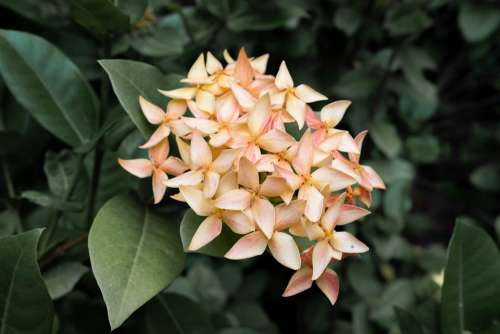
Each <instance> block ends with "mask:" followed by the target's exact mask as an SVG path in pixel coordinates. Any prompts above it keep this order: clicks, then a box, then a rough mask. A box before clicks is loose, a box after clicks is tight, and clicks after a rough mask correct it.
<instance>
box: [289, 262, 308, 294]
mask: <svg viewBox="0 0 500 334" xmlns="http://www.w3.org/2000/svg"><path fill="white" fill-rule="evenodd" d="M311 276H312V269H311V268H310V267H304V268H302V269H300V270H298V271H297V272H295V274H293V275H292V278H290V281H289V282H288V285H287V286H286V289H285V291H284V292H283V294H282V296H283V297H290V296H294V295H296V294H298V293H301V292H303V291H305V290H307V289H309V288H310V287H311V285H312V282H313V281H312V279H311Z"/></svg>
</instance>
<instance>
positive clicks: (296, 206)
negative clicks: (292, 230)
mask: <svg viewBox="0 0 500 334" xmlns="http://www.w3.org/2000/svg"><path fill="white" fill-rule="evenodd" d="M305 207H306V202H305V201H303V200H295V201H292V202H291V203H290V204H288V205H286V204H284V203H282V204H280V205H278V206H276V209H275V212H276V222H275V226H274V229H275V230H276V231H282V230H284V229H287V228H288V227H290V226H292V225H294V224H298V223H300V219H301V217H302V215H303V213H304V209H305Z"/></svg>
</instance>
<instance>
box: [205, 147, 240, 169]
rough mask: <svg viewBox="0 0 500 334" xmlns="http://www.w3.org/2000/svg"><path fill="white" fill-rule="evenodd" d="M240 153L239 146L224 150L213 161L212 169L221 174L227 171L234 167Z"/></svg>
mask: <svg viewBox="0 0 500 334" xmlns="http://www.w3.org/2000/svg"><path fill="white" fill-rule="evenodd" d="M240 153H241V150H240V149H238V148H233V149H227V150H222V151H221V152H220V154H219V156H218V157H217V158H216V159H215V160H214V162H213V163H212V165H211V169H212V170H213V171H214V172H217V173H219V174H223V173H226V172H227V171H228V170H229V169H231V167H233V164H234V161H235V160H236V159H237V158H238V156H239V154H240Z"/></svg>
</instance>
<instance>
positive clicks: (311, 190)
mask: <svg viewBox="0 0 500 334" xmlns="http://www.w3.org/2000/svg"><path fill="white" fill-rule="evenodd" d="M298 198H299V199H303V200H305V201H306V207H305V209H304V215H305V216H306V217H307V219H309V220H310V221H311V222H313V223H315V222H317V221H319V219H320V218H321V215H322V213H323V206H324V197H323V194H321V193H320V192H319V191H318V189H316V188H315V187H312V186H302V187H301V188H300V191H299V195H298Z"/></svg>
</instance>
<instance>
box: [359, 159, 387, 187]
mask: <svg viewBox="0 0 500 334" xmlns="http://www.w3.org/2000/svg"><path fill="white" fill-rule="evenodd" d="M361 168H362V170H363V171H362V174H364V175H365V177H366V178H367V179H368V181H369V182H370V184H371V185H372V187H373V188H378V189H385V184H384V181H382V178H381V177H380V176H379V175H378V174H377V172H376V171H375V170H374V169H373V168H371V167H370V166H366V165H365V166H361Z"/></svg>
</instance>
